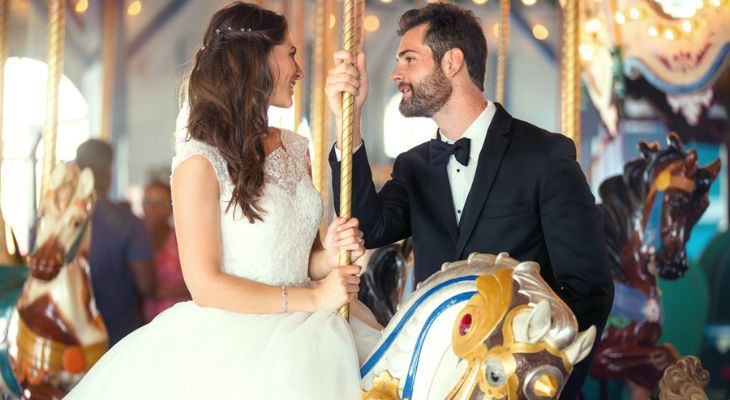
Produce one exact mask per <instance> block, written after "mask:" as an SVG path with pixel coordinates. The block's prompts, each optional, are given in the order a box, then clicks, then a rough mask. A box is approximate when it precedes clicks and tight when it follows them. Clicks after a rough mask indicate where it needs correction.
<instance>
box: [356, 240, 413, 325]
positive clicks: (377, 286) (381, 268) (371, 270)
mask: <svg viewBox="0 0 730 400" xmlns="http://www.w3.org/2000/svg"><path fill="white" fill-rule="evenodd" d="M412 247H413V246H412V245H411V239H406V240H404V241H403V242H402V243H394V244H391V245H388V246H384V247H381V248H379V249H377V250H375V251H374V252H373V254H372V255H371V256H370V259H369V260H368V263H367V269H366V271H365V273H364V274H363V275H362V277H361V279H360V292H359V293H358V295H357V297H358V299H359V300H360V301H361V302H362V303H363V304H365V305H366V306H367V307H368V308H369V309H370V310H371V311H372V312H373V314H374V315H375V319H377V320H378V323H380V324H381V325H383V326H385V325H387V324H388V322H389V321H390V319H391V318H393V315H395V312H396V311H397V310H398V305H399V304H401V302H402V301H403V289H404V288H405V286H406V285H405V282H406V279H408V268H409V267H410V266H412V265H411V264H409V262H408V260H409V256H410V253H411V249H412Z"/></svg>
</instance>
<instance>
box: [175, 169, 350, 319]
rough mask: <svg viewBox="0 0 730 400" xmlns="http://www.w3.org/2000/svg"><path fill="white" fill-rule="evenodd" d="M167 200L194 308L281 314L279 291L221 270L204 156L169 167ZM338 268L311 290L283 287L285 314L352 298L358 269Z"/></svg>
mask: <svg viewBox="0 0 730 400" xmlns="http://www.w3.org/2000/svg"><path fill="white" fill-rule="evenodd" d="M172 200H173V204H174V207H173V214H174V217H175V226H176V232H177V239H178V247H179V252H180V263H181V265H182V271H183V276H184V278H185V283H186V284H187V287H188V289H189V290H190V294H191V296H192V298H193V300H194V301H195V303H196V304H198V305H200V306H204V307H215V308H220V309H224V310H228V311H234V312H244V313H277V312H282V311H284V307H283V295H282V289H281V287H278V286H270V285H265V284H262V283H258V282H254V281H250V280H247V279H243V278H239V277H236V276H233V275H229V274H226V273H224V272H222V271H221V259H222V258H221V257H222V250H221V249H222V247H221V228H220V203H219V186H218V179H217V178H216V175H215V172H214V170H213V167H212V165H211V164H210V163H209V162H208V161H207V160H206V159H205V158H204V157H202V156H192V157H190V158H188V159H187V160H185V161H183V162H182V163H181V164H180V165H179V166H178V167H177V168H176V169H175V172H174V175H173V180H172ZM242 240H246V239H245V238H242ZM262 256H265V254H262ZM273 267H274V266H272V268H273ZM342 270H343V271H340V269H338V270H336V271H333V273H332V274H330V275H328V276H327V278H326V279H325V280H324V281H323V283H322V284H321V285H319V286H318V287H317V288H316V289H310V288H292V287H289V288H287V296H286V297H287V303H288V306H287V311H288V312H296V311H306V312H312V311H316V310H319V309H323V308H336V307H339V306H340V305H342V304H344V303H346V302H348V301H350V300H352V299H354V298H355V297H356V296H357V284H358V283H359V279H358V278H357V277H353V276H351V274H353V273H357V270H358V267H355V266H348V267H347V268H342ZM353 278H355V279H353Z"/></svg>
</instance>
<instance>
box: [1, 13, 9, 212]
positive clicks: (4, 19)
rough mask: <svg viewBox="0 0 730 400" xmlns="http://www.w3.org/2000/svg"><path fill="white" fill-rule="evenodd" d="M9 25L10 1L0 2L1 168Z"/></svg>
mask: <svg viewBox="0 0 730 400" xmlns="http://www.w3.org/2000/svg"><path fill="white" fill-rule="evenodd" d="M9 23H10V0H0V166H2V163H3V144H4V139H3V103H4V101H3V99H4V98H5V97H4V93H5V61H7V59H8V33H9V31H10V29H9V28H8V25H9ZM0 171H1V170H0ZM1 189H2V174H0V193H2V190H1ZM0 217H1V216H0Z"/></svg>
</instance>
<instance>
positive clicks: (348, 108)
mask: <svg viewBox="0 0 730 400" xmlns="http://www.w3.org/2000/svg"><path fill="white" fill-rule="evenodd" d="M360 1H362V0H360ZM357 3H358V0H345V2H344V5H343V11H342V15H343V17H342V43H343V48H344V49H345V50H346V51H348V52H350V53H356V52H357V50H358V49H357V46H358V41H359V39H360V38H359V36H361V35H358V34H357V28H359V27H360V26H362V23H361V22H360V21H357V19H358V17H359V18H360V19H361V18H362V13H358V10H360V8H359V5H358V4H357ZM358 14H359V15H358ZM354 111H355V97H354V96H353V95H352V94H350V93H343V94H342V142H341V144H342V162H341V163H340V217H341V218H348V219H349V218H350V217H351V216H352V125H353V122H354V116H355V115H354ZM350 262H351V260H350V252H349V251H347V250H340V265H348V264H350ZM339 313H340V315H342V317H343V318H345V319H346V320H347V319H349V318H350V307H349V305H347V304H345V305H344V306H342V307H341V308H340V310H339Z"/></svg>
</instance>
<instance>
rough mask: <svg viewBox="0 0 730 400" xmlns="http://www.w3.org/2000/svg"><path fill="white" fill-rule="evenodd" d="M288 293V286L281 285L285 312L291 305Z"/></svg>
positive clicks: (282, 303) (282, 304) (282, 306)
mask: <svg viewBox="0 0 730 400" xmlns="http://www.w3.org/2000/svg"><path fill="white" fill-rule="evenodd" d="M286 296H287V293H286V286H282V287H281V308H282V309H284V311H283V312H286V309H287V307H288V306H289V301H287V297H286Z"/></svg>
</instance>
